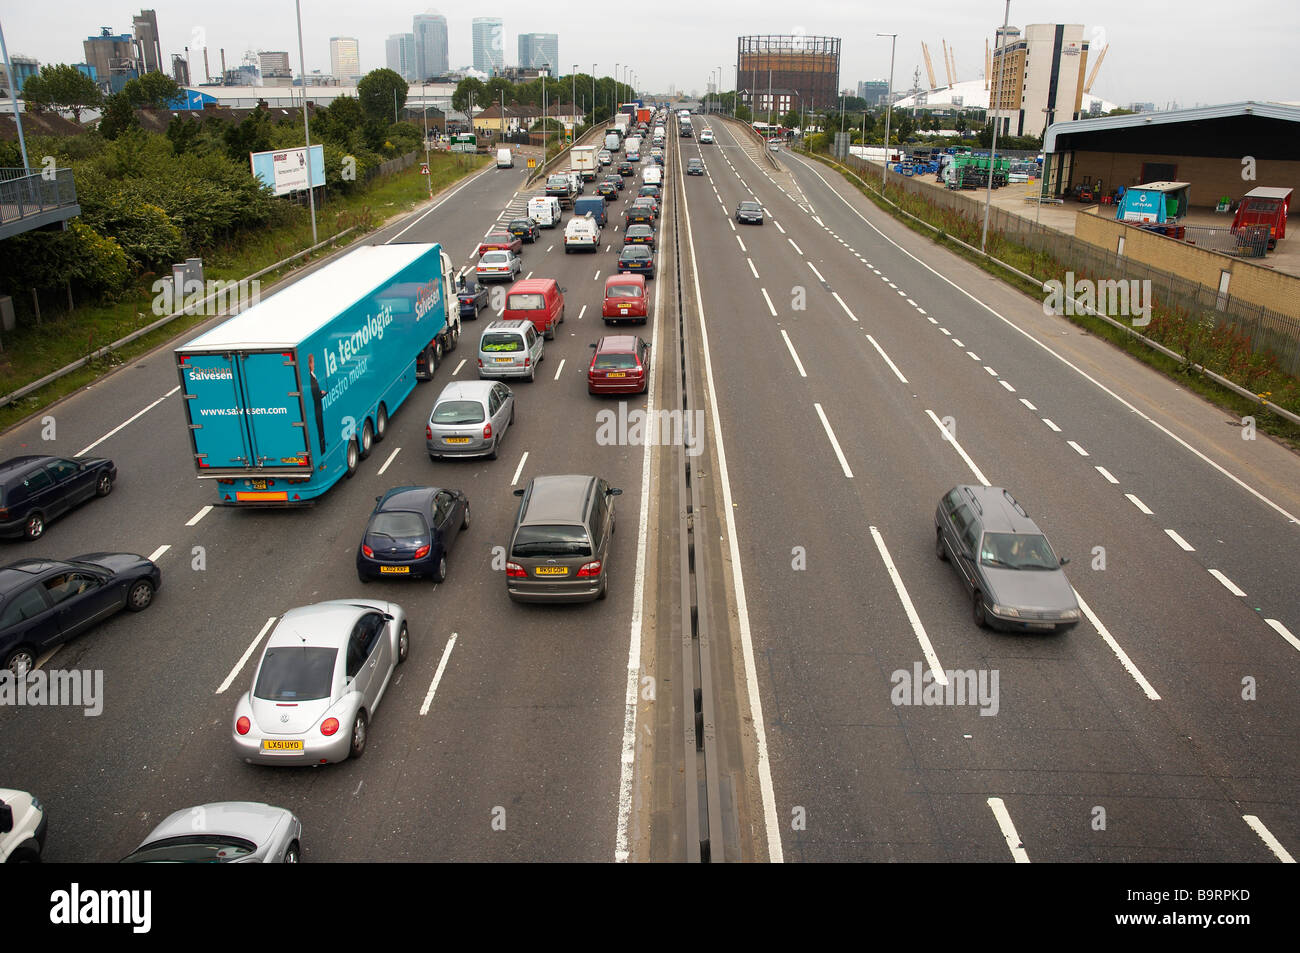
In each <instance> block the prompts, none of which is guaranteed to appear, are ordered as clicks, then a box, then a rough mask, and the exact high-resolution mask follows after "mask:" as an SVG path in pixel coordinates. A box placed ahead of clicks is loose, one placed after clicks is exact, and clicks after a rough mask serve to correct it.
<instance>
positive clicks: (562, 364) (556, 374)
mask: <svg viewBox="0 0 1300 953" xmlns="http://www.w3.org/2000/svg"><path fill="white" fill-rule="evenodd" d="M566 360H568V358H564V357H562V358H560V366H559V367H557V368H556V369H555V377H554V378H553V379H554V380H557V381H558V380H559V379H560V373H561V372H562V371H563V370H564V362H565V361H566Z"/></svg>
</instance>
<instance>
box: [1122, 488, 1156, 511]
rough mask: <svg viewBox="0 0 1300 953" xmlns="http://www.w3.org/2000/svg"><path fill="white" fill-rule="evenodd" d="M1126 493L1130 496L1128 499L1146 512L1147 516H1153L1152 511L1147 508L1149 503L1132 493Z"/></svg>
mask: <svg viewBox="0 0 1300 953" xmlns="http://www.w3.org/2000/svg"><path fill="white" fill-rule="evenodd" d="M1124 495H1125V496H1126V497H1127V498H1128V501H1129V502H1130V503H1132V504H1133V505H1134V506H1136V507H1137V508H1138V509H1139V510H1141V511H1142V512H1143V513H1145V514H1146V515H1147V516H1151V515H1152V513H1151V511H1150V510H1149V509H1147V505H1146V504H1145V503H1143V502H1142V501H1141V500H1139V499H1138V498H1137V497H1136V496H1134V495H1133V494H1132V493H1125V494H1124Z"/></svg>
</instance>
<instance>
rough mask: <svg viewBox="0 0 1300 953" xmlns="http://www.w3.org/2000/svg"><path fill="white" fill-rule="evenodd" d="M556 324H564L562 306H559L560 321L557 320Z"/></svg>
mask: <svg viewBox="0 0 1300 953" xmlns="http://www.w3.org/2000/svg"><path fill="white" fill-rule="evenodd" d="M558 323H560V324H563V323H564V306H563V305H561V306H560V320H559V322H558Z"/></svg>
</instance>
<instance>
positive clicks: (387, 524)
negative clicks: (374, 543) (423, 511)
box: [366, 510, 427, 539]
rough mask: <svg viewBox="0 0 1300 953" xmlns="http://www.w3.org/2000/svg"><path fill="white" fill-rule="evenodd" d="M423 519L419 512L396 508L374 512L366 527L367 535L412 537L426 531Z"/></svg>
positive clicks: (391, 537)
mask: <svg viewBox="0 0 1300 953" xmlns="http://www.w3.org/2000/svg"><path fill="white" fill-rule="evenodd" d="M426 531H427V530H426V528H425V525H424V520H423V519H422V518H421V517H420V514H419V513H410V512H404V511H402V510H396V511H394V512H392V513H376V514H375V516H374V518H373V519H372V520H371V521H370V525H369V526H368V527H366V535H367V536H387V537H388V538H389V539H414V538H415V537H417V536H423V535H424V534H425V532H426Z"/></svg>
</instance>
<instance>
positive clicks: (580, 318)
mask: <svg viewBox="0 0 1300 953" xmlns="http://www.w3.org/2000/svg"><path fill="white" fill-rule="evenodd" d="M586 313H587V306H586V305H585V304H584V305H583V306H582V309H581V310H580V311H579V312H578V320H579V321H581V320H582V316H583V315H584V314H586Z"/></svg>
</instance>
